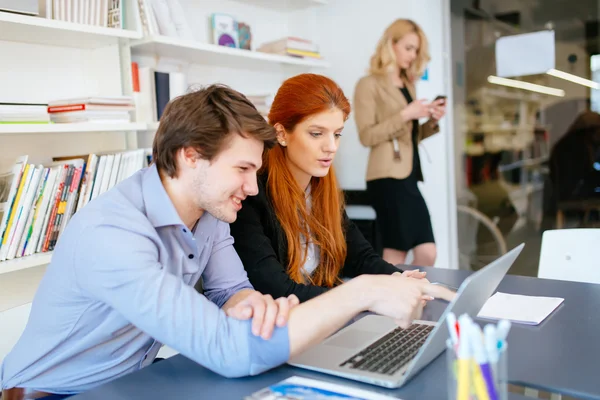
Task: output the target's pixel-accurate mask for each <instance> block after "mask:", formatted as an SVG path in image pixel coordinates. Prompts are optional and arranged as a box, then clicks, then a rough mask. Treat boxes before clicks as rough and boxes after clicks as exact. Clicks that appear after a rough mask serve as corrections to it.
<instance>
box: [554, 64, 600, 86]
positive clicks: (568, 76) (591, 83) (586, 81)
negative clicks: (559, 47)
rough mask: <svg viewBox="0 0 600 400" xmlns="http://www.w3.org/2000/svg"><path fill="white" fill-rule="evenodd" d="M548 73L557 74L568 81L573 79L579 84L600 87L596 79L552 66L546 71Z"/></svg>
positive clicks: (556, 75)
mask: <svg viewBox="0 0 600 400" xmlns="http://www.w3.org/2000/svg"><path fill="white" fill-rule="evenodd" d="M546 73H547V74H548V75H552V76H555V77H557V78H560V79H564V80H567V81H571V82H573V83H577V84H579V85H583V86H588V87H591V88H592V89H600V84H599V83H597V82H594V81H590V80H589V79H585V78H582V77H580V76H577V75H573V74H569V73H568V72H564V71H559V70H557V69H554V68H552V69H551V70H548V72H546Z"/></svg>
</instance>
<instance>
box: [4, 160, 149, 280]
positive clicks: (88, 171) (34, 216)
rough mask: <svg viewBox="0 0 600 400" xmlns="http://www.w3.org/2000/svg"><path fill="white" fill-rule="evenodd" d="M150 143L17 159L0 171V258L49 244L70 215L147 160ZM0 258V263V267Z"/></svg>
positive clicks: (49, 248)
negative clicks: (46, 159) (40, 161)
mask: <svg viewBox="0 0 600 400" xmlns="http://www.w3.org/2000/svg"><path fill="white" fill-rule="evenodd" d="M150 154H151V153H150V149H139V150H132V151H125V152H114V153H105V154H86V155H81V156H66V157H54V158H53V163H52V164H51V165H50V166H46V167H45V166H43V165H35V164H31V163H28V156H22V157H19V158H18V159H17V161H16V162H15V164H14V166H13V167H12V169H11V170H10V171H9V172H8V173H5V174H3V175H0V261H4V260H11V259H14V258H19V257H23V256H28V255H32V254H34V253H40V252H47V251H52V250H54V246H55V245H56V242H57V240H58V238H59V237H60V234H61V233H62V232H63V231H64V228H65V226H66V225H67V223H68V221H69V219H70V218H71V216H72V215H73V214H74V213H75V212H77V211H79V210H80V209H81V208H82V207H84V206H85V205H86V204H87V203H89V202H90V201H92V200H93V199H95V198H96V197H98V196H99V195H101V194H102V193H104V192H106V191H107V190H109V189H110V188H112V187H113V186H115V185H116V184H117V183H119V182H120V181H122V180H123V179H125V178H128V177H129V176H131V175H132V174H133V173H134V172H136V171H137V170H139V169H141V168H143V167H146V166H148V165H149V163H150V162H151V160H150ZM1 267H2V264H0V269H1Z"/></svg>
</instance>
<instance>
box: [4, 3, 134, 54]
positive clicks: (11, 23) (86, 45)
mask: <svg viewBox="0 0 600 400" xmlns="http://www.w3.org/2000/svg"><path fill="white" fill-rule="evenodd" d="M141 37H142V35H141V33H139V32H137V31H132V30H125V29H116V28H104V27H100V26H92V25H83V24H76V23H73V22H66V21H58V20H53V19H46V18H41V17H32V16H28V15H20V14H12V13H8V12H0V40H2V41H9V42H22V43H33V44H43V45H52V46H63V47H74V48H80V49H94V48H98V47H104V46H109V45H114V44H119V43H126V42H127V41H128V40H129V39H139V38H141Z"/></svg>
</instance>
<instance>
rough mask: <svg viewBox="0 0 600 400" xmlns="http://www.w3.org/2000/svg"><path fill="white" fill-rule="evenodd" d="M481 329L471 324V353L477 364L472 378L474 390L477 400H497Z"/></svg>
mask: <svg viewBox="0 0 600 400" xmlns="http://www.w3.org/2000/svg"><path fill="white" fill-rule="evenodd" d="M482 336H483V335H482V333H481V329H480V328H479V326H478V325H476V324H472V325H471V339H472V340H471V344H472V345H473V349H472V351H473V355H474V357H475V362H476V363H477V364H478V365H479V367H478V368H475V369H476V370H478V371H477V372H479V373H476V376H475V378H474V387H475V392H476V393H477V400H482V399H490V400H498V394H497V393H496V387H495V386H494V377H493V374H492V370H491V368H490V364H489V363H488V359H487V357H486V351H485V349H484V344H483V343H484V340H485V338H484V337H482Z"/></svg>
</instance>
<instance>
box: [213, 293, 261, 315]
mask: <svg viewBox="0 0 600 400" xmlns="http://www.w3.org/2000/svg"><path fill="white" fill-rule="evenodd" d="M251 293H254V290H253V289H242V290H240V291H239V292H237V293H235V294H234V295H233V296H231V297H230V298H229V300H227V301H226V302H225V304H223V307H221V309H222V310H223V311H225V312H227V310H228V309H229V308H231V307H235V306H236V304H238V303H239V302H240V301H242V300H244V299H245V298H246V297H248V296H249V295H250V294H251Z"/></svg>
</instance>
